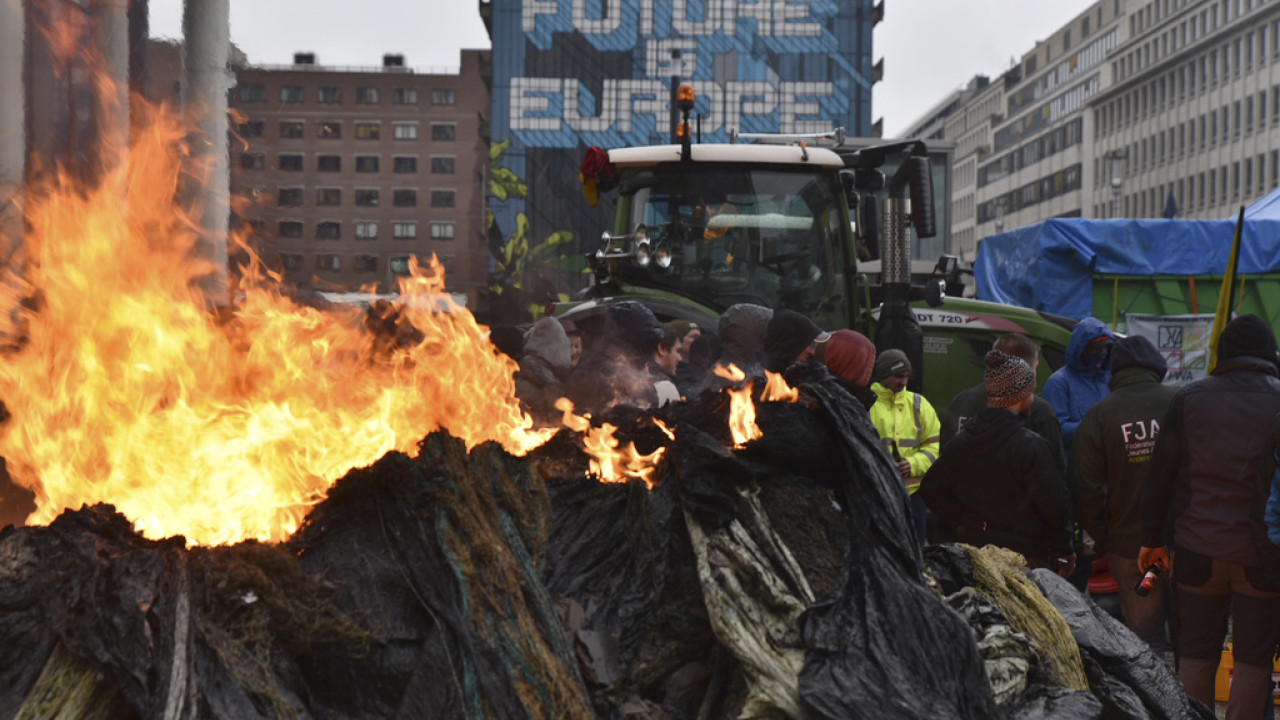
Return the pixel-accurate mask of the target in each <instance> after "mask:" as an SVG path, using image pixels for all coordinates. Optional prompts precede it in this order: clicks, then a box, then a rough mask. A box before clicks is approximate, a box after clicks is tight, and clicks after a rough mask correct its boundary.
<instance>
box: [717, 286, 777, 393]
mask: <svg viewBox="0 0 1280 720" xmlns="http://www.w3.org/2000/svg"><path fill="white" fill-rule="evenodd" d="M771 319H773V310H771V309H769V308H767V307H764V306H763V305H752V304H751V303H738V304H736V305H730V306H729V307H728V308H726V309H725V311H724V312H723V313H721V314H720V323H719V326H718V328H717V330H718V334H719V336H720V350H721V352H720V364H721V365H726V366H728V365H736V366H737V367H738V369H739V370H742V371H743V372H745V373H746V374H748V375H753V374H756V373H757V372H758V370H759V367H760V359H759V357H758V355H759V352H760V345H761V344H762V343H763V342H764V333H765V329H766V328H768V327H769V321H770V320H771Z"/></svg>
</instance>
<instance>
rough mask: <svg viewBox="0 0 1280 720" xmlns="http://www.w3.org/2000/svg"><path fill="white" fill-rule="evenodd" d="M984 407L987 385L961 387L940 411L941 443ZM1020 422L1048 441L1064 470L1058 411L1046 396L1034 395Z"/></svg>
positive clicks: (1060, 467) (1062, 470)
mask: <svg viewBox="0 0 1280 720" xmlns="http://www.w3.org/2000/svg"><path fill="white" fill-rule="evenodd" d="M986 407H987V386H986V385H984V384H983V383H978V384H977V385H974V386H973V387H970V388H965V389H964V390H961V391H960V392H959V393H958V394H957V395H956V396H955V397H954V398H952V400H951V402H950V403H948V404H947V408H946V409H945V410H943V411H942V412H941V413H939V414H938V415H939V417H940V419H941V420H942V444H943V445H946V444H947V443H948V442H950V440H951V438H953V437H955V436H956V433H958V432H960V426H961V425H962V424H964V421H965V420H968V419H969V418H971V417H973V416H974V415H977V414H978V413H980V412H982V411H983V410H985V409H986ZM1022 424H1023V425H1025V426H1026V428H1027V429H1028V430H1030V431H1031V432H1033V433H1035V434H1037V435H1039V436H1040V437H1042V438H1044V439H1045V440H1048V441H1049V449H1050V450H1051V451H1052V452H1053V460H1054V463H1055V464H1056V465H1057V466H1058V472H1060V473H1061V472H1065V471H1066V469H1067V467H1066V465H1067V461H1066V450H1065V448H1063V446H1062V426H1061V425H1060V424H1059V423H1058V414H1057V413H1056V412H1055V411H1054V409H1053V406H1052V405H1050V404H1049V401H1048V400H1045V399H1044V398H1042V397H1040V396H1039V395H1037V396H1036V397H1035V399H1034V400H1032V401H1031V411H1030V412H1028V413H1027V416H1026V417H1025V418H1024V419H1023V421H1022Z"/></svg>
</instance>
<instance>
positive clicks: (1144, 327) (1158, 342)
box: [1124, 313, 1213, 385]
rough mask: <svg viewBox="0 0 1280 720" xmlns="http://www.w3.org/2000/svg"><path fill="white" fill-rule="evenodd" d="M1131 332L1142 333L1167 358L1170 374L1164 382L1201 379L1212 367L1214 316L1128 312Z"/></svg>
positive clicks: (1177, 383)
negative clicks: (1210, 355) (1211, 347)
mask: <svg viewBox="0 0 1280 720" xmlns="http://www.w3.org/2000/svg"><path fill="white" fill-rule="evenodd" d="M1124 318H1125V328H1126V330H1127V334H1129V335H1141V336H1143V337H1145V338H1147V339H1148V340H1150V341H1151V343H1152V344H1153V345H1155V346H1156V349H1157V350H1159V351H1160V354H1161V355H1163V356H1164V361H1165V362H1166V363H1168V364H1169V374H1168V375H1165V378H1164V381H1165V382H1166V383H1168V384H1171V385H1182V384H1183V383H1188V382H1191V381H1192V380H1199V379H1200V378H1202V377H1204V376H1205V375H1206V374H1208V370H1209V335H1210V333H1211V332H1212V330H1213V315H1206V314H1200V315H1138V314H1134V313H1125V315H1124Z"/></svg>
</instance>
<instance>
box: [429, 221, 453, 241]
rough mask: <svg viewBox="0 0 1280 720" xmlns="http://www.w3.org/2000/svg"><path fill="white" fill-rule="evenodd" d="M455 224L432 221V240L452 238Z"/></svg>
mask: <svg viewBox="0 0 1280 720" xmlns="http://www.w3.org/2000/svg"><path fill="white" fill-rule="evenodd" d="M453 232H454V226H453V223H451V222H433V223H431V239H432V240H452V239H453Z"/></svg>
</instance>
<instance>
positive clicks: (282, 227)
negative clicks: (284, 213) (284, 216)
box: [276, 220, 302, 238]
mask: <svg viewBox="0 0 1280 720" xmlns="http://www.w3.org/2000/svg"><path fill="white" fill-rule="evenodd" d="M276 235H279V236H280V237H283V238H300V237H302V223H301V222H299V221H297V220H281V221H280V222H278V223H276Z"/></svg>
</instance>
